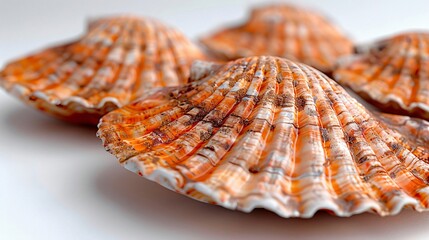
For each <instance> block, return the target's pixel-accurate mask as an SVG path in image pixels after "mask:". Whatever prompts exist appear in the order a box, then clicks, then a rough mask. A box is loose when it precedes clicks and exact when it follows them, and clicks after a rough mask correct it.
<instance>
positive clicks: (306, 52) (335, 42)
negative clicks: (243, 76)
mask: <svg viewBox="0 0 429 240" xmlns="http://www.w3.org/2000/svg"><path fill="white" fill-rule="evenodd" d="M202 43H203V44H204V45H205V46H206V47H207V48H208V49H209V50H211V51H212V52H214V53H215V54H216V55H218V56H219V57H222V58H226V59H230V60H232V59H236V58H240V57H249V56H260V55H272V56H280V57H286V58H289V59H293V60H296V61H300V62H303V63H305V64H308V65H311V66H313V67H316V68H317V69H319V70H321V71H324V72H331V70H332V68H333V65H334V63H335V61H336V60H337V58H338V57H340V56H342V55H346V54H350V53H352V51H353V44H352V42H351V41H350V40H349V39H348V38H347V37H345V36H344V35H343V34H342V33H341V31H340V30H339V29H337V28H336V27H335V26H334V25H333V24H332V23H330V22H329V21H328V20H327V19H326V18H325V17H323V16H321V15H319V14H318V13H315V12H312V11H308V10H306V9H302V8H297V7H293V6H288V5H273V6H265V7H260V8H256V9H254V10H253V11H252V13H251V15H250V18H249V19H248V21H247V22H246V23H244V24H243V25H241V26H237V27H231V28H227V29H224V30H221V31H219V32H217V33H214V34H213V35H211V36H207V37H204V38H203V39H202Z"/></svg>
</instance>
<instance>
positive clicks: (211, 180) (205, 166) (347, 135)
mask: <svg viewBox="0 0 429 240" xmlns="http://www.w3.org/2000/svg"><path fill="white" fill-rule="evenodd" d="M206 66H210V64H207V65H206ZM205 69H206V70H207V69H210V70H211V72H210V73H209V74H208V75H207V74H202V73H201V74H200V76H203V77H202V79H200V80H198V79H195V81H193V82H191V83H189V84H187V85H185V86H183V87H172V88H165V89H162V90H160V91H159V92H157V93H154V94H152V95H150V96H147V97H146V98H145V99H141V100H138V101H136V102H134V103H132V104H129V105H127V106H125V107H123V108H120V109H117V110H115V111H112V112H110V113H109V114H107V115H105V116H104V117H103V118H102V119H101V121H100V123H99V131H98V136H99V137H100V138H101V139H102V141H103V143H104V146H105V148H106V149H107V150H108V151H109V152H110V153H112V154H114V155H115V156H116V157H117V158H118V159H119V161H120V163H121V164H123V165H124V166H125V167H126V168H127V169H129V170H131V171H133V172H135V173H138V174H139V175H142V176H144V177H146V178H148V179H151V180H153V181H156V182H158V183H160V184H162V185H163V186H165V187H167V188H169V189H172V190H174V191H176V192H179V193H182V194H185V195H187V196H190V197H192V198H195V199H198V200H200V201H204V202H209V203H212V204H218V205H221V206H224V207H226V208H230V209H238V210H242V211H246V212H249V211H251V210H253V209H254V208H265V209H269V210H271V211H273V212H275V213H277V214H278V215H280V216H283V217H311V216H313V215H314V214H315V213H316V212H317V211H318V210H327V211H329V212H332V213H333V214H335V215H338V216H350V215H353V214H358V213H361V212H365V211H372V212H376V213H378V214H380V215H390V214H396V213H398V212H399V211H400V210H401V209H402V208H403V207H411V208H414V209H416V210H418V211H422V210H426V209H427V208H428V207H429V186H428V180H429V161H428V158H429V153H428V149H427V146H426V147H425V146H421V145H419V144H416V143H415V141H414V139H410V138H409V136H408V135H407V134H401V133H400V132H398V131H396V130H393V129H391V128H390V127H389V125H388V124H386V123H384V122H383V121H381V120H379V119H378V118H375V117H374V116H373V115H372V114H371V113H370V112H368V111H367V110H366V109H365V108H364V107H363V106H362V105H360V104H359V103H358V102H356V100H355V99H353V98H352V97H350V96H349V95H348V94H347V92H345V91H344V90H343V88H341V87H340V86H339V85H338V84H336V83H335V82H334V81H333V80H331V79H330V78H328V77H327V76H326V75H324V74H322V73H320V72H319V71H317V70H315V69H313V68H311V67H309V66H306V65H303V64H298V63H295V62H292V61H289V60H286V59H282V58H277V57H265V56H261V57H250V58H244V59H239V60H236V61H233V62H229V63H227V64H225V65H223V66H221V67H216V68H211V67H206V68H205ZM192 70H193V71H194V69H192ZM195 71H196V72H198V69H197V70H195ZM202 72H204V71H202ZM197 80H198V81H197Z"/></svg>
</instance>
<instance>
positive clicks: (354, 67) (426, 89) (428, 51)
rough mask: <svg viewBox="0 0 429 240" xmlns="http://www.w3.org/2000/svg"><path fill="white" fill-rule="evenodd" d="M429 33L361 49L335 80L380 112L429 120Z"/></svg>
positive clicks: (340, 66) (345, 62) (346, 61)
mask: <svg viewBox="0 0 429 240" xmlns="http://www.w3.org/2000/svg"><path fill="white" fill-rule="evenodd" d="M428 44H429V33H404V34H400V35H397V36H394V37H391V38H388V39H385V40H382V41H379V42H376V43H375V44H372V45H369V46H366V47H360V48H357V50H358V54H356V55H354V56H351V57H346V58H344V59H342V60H340V61H339V64H338V68H337V69H336V70H335V72H334V77H335V79H336V80H337V81H338V82H339V83H341V84H342V85H345V86H348V87H350V88H351V89H353V91H355V92H356V93H358V94H359V95H360V96H362V97H363V98H364V99H366V100H368V101H369V102H371V103H372V104H374V105H376V106H377V107H379V108H380V109H382V110H383V111H386V112H391V113H396V114H398V113H401V114H405V115H411V116H415V117H420V118H424V119H427V120H429V75H428V68H429V58H428V56H429V46H428Z"/></svg>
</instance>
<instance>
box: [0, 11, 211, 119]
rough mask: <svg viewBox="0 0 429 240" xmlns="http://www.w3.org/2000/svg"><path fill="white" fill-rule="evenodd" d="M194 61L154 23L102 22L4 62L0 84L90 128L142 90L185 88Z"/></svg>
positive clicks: (186, 44)
mask: <svg viewBox="0 0 429 240" xmlns="http://www.w3.org/2000/svg"><path fill="white" fill-rule="evenodd" d="M197 58H203V54H202V52H201V51H200V50H199V49H198V48H197V47H196V45H194V44H193V43H191V42H190V41H189V40H188V39H186V37H185V36H184V35H183V34H182V33H180V32H179V31H177V30H176V29H174V28H171V27H168V26H165V25H164V24H163V23H161V22H159V21H157V20H153V19H148V18H140V17H134V16H118V17H108V18H101V19H97V20H94V21H92V22H90V23H89V26H88V31H87V33H86V34H84V36H82V37H81V38H80V39H78V40H77V41H73V42H70V43H67V44H65V45H61V46H57V47H51V48H48V49H46V50H43V51H41V52H38V53H35V54H33V55H30V56H28V57H24V58H22V59H18V60H16V61H14V62H12V63H9V64H8V65H7V66H6V67H5V68H4V69H3V70H2V72H0V84H1V85H2V86H3V87H4V88H5V89H7V90H8V91H11V92H12V93H14V94H15V95H17V96H18V97H19V98H20V99H22V100H23V101H24V102H26V103H29V104H31V105H32V106H34V107H36V108H38V109H40V110H42V111H45V112H48V113H50V114H53V115H55V116H57V117H59V118H62V119H65V120H67V121H72V122H80V123H89V124H96V123H97V122H98V121H99V118H100V117H101V116H102V115H104V114H105V113H107V112H109V111H111V110H113V109H116V108H118V107H120V106H123V105H124V104H127V103H129V102H130V101H132V100H134V99H135V98H137V97H139V96H140V95H141V94H142V93H144V92H146V91H150V90H151V89H154V88H157V87H165V86H176V85H180V84H184V83H186V82H187V81H188V77H189V74H190V71H189V68H190V65H191V62H192V60H194V59H197Z"/></svg>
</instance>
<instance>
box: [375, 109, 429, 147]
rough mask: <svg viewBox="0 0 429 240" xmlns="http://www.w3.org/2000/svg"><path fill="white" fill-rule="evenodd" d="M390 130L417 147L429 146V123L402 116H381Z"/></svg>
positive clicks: (384, 114)
mask: <svg viewBox="0 0 429 240" xmlns="http://www.w3.org/2000/svg"><path fill="white" fill-rule="evenodd" d="M379 118H381V120H382V121H384V122H385V123H386V124H388V125H389V127H390V128H393V129H395V130H396V131H397V132H399V133H400V134H402V135H403V136H405V137H406V138H407V139H408V140H410V141H411V142H413V143H414V144H415V145H417V146H424V147H426V148H427V147H428V146H429V122H427V121H425V120H422V119H419V118H411V117H408V116H402V115H393V114H386V113H383V114H381V115H379Z"/></svg>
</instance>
